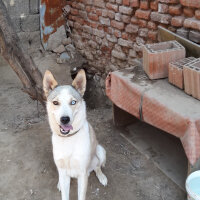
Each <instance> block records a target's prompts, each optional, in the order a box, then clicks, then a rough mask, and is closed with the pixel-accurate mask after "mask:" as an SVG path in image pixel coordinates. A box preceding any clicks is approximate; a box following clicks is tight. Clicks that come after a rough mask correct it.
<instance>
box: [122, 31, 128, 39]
mask: <svg viewBox="0 0 200 200" xmlns="http://www.w3.org/2000/svg"><path fill="white" fill-rule="evenodd" d="M122 38H123V39H124V40H128V39H129V36H128V34H127V33H125V32H123V33H122Z"/></svg>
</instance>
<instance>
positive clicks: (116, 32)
mask: <svg viewBox="0 0 200 200" xmlns="http://www.w3.org/2000/svg"><path fill="white" fill-rule="evenodd" d="M114 35H115V37H117V38H120V37H121V36H122V33H121V31H119V30H115V31H114Z"/></svg>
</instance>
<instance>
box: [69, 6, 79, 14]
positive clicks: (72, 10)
mask: <svg viewBox="0 0 200 200" xmlns="http://www.w3.org/2000/svg"><path fill="white" fill-rule="evenodd" d="M70 12H71V14H72V15H78V10H77V9H74V8H71V9H70Z"/></svg>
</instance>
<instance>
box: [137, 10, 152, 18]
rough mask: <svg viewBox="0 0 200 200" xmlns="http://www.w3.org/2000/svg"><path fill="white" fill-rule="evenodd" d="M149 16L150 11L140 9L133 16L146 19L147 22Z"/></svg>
mask: <svg viewBox="0 0 200 200" xmlns="http://www.w3.org/2000/svg"><path fill="white" fill-rule="evenodd" d="M150 14H151V11H150V10H141V9H138V10H136V12H135V16H136V17H138V18H141V19H147V20H149V18H150Z"/></svg>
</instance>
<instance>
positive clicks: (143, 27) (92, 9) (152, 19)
mask: <svg viewBox="0 0 200 200" xmlns="http://www.w3.org/2000/svg"><path fill="white" fill-rule="evenodd" d="M67 4H68V5H69V6H70V7H71V11H70V15H69V16H68V19H69V24H70V26H71V28H72V37H73V40H74V43H75V45H76V47H77V49H79V51H80V52H81V54H82V55H84V56H85V57H86V58H87V59H88V61H89V64H90V65H91V66H93V67H95V68H96V69H97V70H98V71H100V72H101V73H102V74H104V73H105V72H109V71H112V70H116V69H119V68H125V67H129V66H131V65H132V64H133V58H135V57H138V56H139V57H141V56H142V45H143V44H146V43H154V42H157V41H158V38H157V33H158V31H157V27H158V25H161V26H163V27H165V28H167V29H169V30H171V31H173V32H176V33H177V34H179V35H182V36H183V37H186V38H189V39H190V40H192V41H194V42H196V43H200V1H199V0H70V1H69V0H67Z"/></svg>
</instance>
